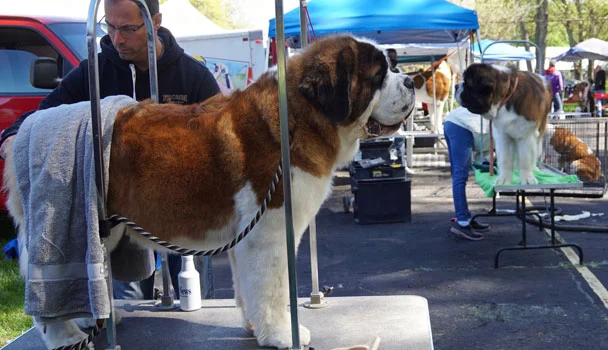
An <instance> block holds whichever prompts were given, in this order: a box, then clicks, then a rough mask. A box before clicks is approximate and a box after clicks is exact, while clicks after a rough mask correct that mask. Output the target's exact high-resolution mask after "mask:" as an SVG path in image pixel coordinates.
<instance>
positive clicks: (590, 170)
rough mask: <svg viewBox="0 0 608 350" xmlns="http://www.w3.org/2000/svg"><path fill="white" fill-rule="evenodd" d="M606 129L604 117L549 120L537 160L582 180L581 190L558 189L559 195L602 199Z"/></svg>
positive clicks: (604, 175) (605, 176)
mask: <svg viewBox="0 0 608 350" xmlns="http://www.w3.org/2000/svg"><path fill="white" fill-rule="evenodd" d="M607 128H608V118H570V119H560V120H549V122H548V125H547V130H546V132H545V137H544V140H543V147H542V150H543V154H542V157H541V160H542V161H543V162H544V163H545V164H547V165H549V166H551V167H554V168H556V169H558V170H561V171H563V172H565V173H567V174H575V175H577V176H578V177H579V179H580V180H581V181H583V187H582V188H579V189H572V190H563V191H562V190H560V191H559V195H561V196H575V197H589V198H600V197H603V196H604V194H605V193H606V185H607V184H606V181H607V179H608V173H607V167H606V164H607V161H608V158H607V157H608V153H607V152H606V149H607V138H606V137H607V134H608V129H607ZM556 195H557V194H556Z"/></svg>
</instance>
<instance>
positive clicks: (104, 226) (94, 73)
mask: <svg viewBox="0 0 608 350" xmlns="http://www.w3.org/2000/svg"><path fill="white" fill-rule="evenodd" d="M133 1H135V3H136V4H137V5H138V6H139V9H140V11H141V13H142V17H143V19H144V23H145V25H146V33H147V34H148V57H149V67H150V68H149V74H150V90H151V91H150V97H151V98H153V99H154V100H155V101H156V102H158V86H157V81H158V80H157V74H156V45H155V43H156V41H155V37H154V26H153V25H152V20H151V17H150V11H148V7H147V6H146V3H145V2H144V1H143V0H133ZM98 8H99V1H98V0H91V2H90V3H89V11H88V18H87V28H86V38H87V53H88V63H89V64H88V72H89V100H90V103H91V123H92V133H93V155H94V163H95V185H96V188H97V205H98V213H99V218H100V220H99V233H100V235H101V237H102V238H103V237H107V236H109V234H110V230H109V225H108V220H107V215H106V191H105V182H104V179H105V176H104V166H103V164H104V162H103V151H102V144H103V143H102V142H103V135H102V131H101V130H102V129H101V119H100V115H101V109H100V101H99V100H100V92H99V62H98V57H97V10H98ZM105 256H106V266H107V268H106V272H107V277H106V278H107V284H108V298H109V301H110V317H109V318H108V322H107V324H106V328H107V339H108V349H110V350H120V345H117V341H116V320H115V317H114V293H113V288H112V268H111V260H110V252H108V251H106V253H105Z"/></svg>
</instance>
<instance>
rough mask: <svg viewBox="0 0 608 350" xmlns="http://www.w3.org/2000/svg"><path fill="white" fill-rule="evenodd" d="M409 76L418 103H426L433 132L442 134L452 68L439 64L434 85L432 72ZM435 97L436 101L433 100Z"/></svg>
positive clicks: (444, 63) (445, 64)
mask: <svg viewBox="0 0 608 350" xmlns="http://www.w3.org/2000/svg"><path fill="white" fill-rule="evenodd" d="M408 75H409V76H410V77H412V79H413V80H414V87H415V88H416V101H418V102H422V103H426V105H427V106H428V110H429V118H430V121H431V131H432V132H434V133H440V128H441V125H442V124H443V106H444V105H445V101H446V100H447V99H448V95H449V94H450V86H451V84H452V70H451V69H450V66H449V65H448V64H447V63H446V62H445V61H443V62H441V63H440V64H439V66H438V67H437V68H436V69H435V82H434V83H433V72H432V71H431V70H428V71H424V72H420V73H408ZM433 91H434V92H433ZM433 95H434V97H435V100H434V99H433ZM435 101H436V102H437V103H435Z"/></svg>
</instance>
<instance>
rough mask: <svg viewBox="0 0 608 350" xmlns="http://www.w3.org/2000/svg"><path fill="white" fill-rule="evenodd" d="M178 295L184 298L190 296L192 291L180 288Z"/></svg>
mask: <svg viewBox="0 0 608 350" xmlns="http://www.w3.org/2000/svg"><path fill="white" fill-rule="evenodd" d="M179 294H180V295H181V296H184V297H187V296H190V295H192V289H186V288H180V290H179Z"/></svg>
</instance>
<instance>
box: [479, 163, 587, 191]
mask: <svg viewBox="0 0 608 350" xmlns="http://www.w3.org/2000/svg"><path fill="white" fill-rule="evenodd" d="M533 174H534V177H535V178H536V179H537V180H538V183H539V184H558V183H574V182H579V179H578V176H576V175H565V176H564V175H557V174H547V173H545V172H542V171H539V170H534V171H533ZM497 177H498V175H497V174H496V173H494V176H490V173H488V172H482V171H481V170H479V169H475V181H476V182H477V184H478V185H479V187H481V189H482V190H483V192H484V193H485V194H486V196H488V197H492V196H493V195H494V181H495V180H496V178H497ZM519 183H520V182H519V170H515V172H514V174H513V183H512V184H514V185H517V184H519Z"/></svg>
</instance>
